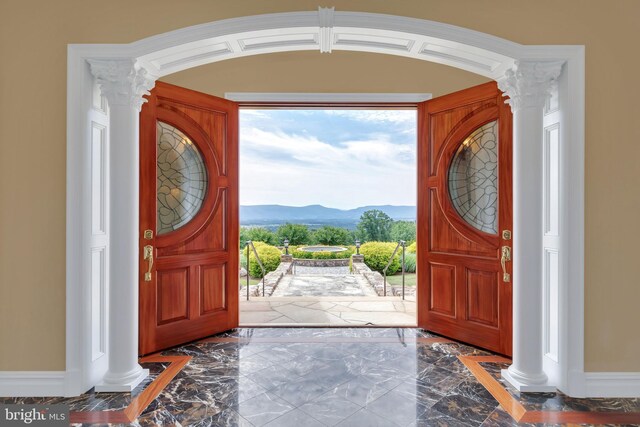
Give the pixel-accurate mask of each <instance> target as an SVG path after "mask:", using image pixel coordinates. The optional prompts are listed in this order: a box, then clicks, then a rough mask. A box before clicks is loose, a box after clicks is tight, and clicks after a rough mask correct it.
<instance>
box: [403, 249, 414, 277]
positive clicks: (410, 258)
mask: <svg viewBox="0 0 640 427" xmlns="http://www.w3.org/2000/svg"><path fill="white" fill-rule="evenodd" d="M404 271H405V272H407V273H415V272H416V254H412V253H405V254H404Z"/></svg>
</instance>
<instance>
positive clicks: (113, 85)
mask: <svg viewBox="0 0 640 427" xmlns="http://www.w3.org/2000/svg"><path fill="white" fill-rule="evenodd" d="M89 64H90V65H91V72H92V73H93V75H94V76H95V78H96V81H97V83H98V84H99V85H100V89H101V91H102V94H103V95H104V96H105V97H106V98H107V101H108V103H109V128H110V135H111V137H110V141H109V153H110V168H111V173H110V204H111V206H110V230H111V236H110V240H111V241H110V267H109V272H110V284H109V291H108V292H109V349H108V354H109V369H108V371H107V373H106V374H105V376H104V379H103V382H102V383H101V384H98V385H97V386H96V391H100V392H130V391H132V390H133V389H134V388H135V387H136V386H137V385H138V384H140V382H141V381H142V380H144V379H145V378H146V377H147V376H148V375H149V371H148V370H146V369H142V367H141V366H140V365H139V364H138V251H139V248H138V246H139V244H138V234H139V230H138V228H139V227H138V223H139V206H138V204H139V203H138V197H139V184H138V180H139V144H138V129H139V113H140V108H141V107H142V104H143V103H144V102H145V100H144V99H143V98H142V96H143V95H145V94H147V93H148V91H149V90H150V89H151V88H152V87H153V85H154V79H153V78H150V77H149V76H148V73H147V71H146V70H145V69H144V68H141V67H140V66H138V65H137V64H136V61H135V60H134V59H130V58H125V59H104V60H102V59H100V60H89Z"/></svg>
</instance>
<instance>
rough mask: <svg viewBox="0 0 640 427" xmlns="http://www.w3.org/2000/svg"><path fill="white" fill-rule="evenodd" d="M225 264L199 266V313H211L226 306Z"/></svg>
mask: <svg viewBox="0 0 640 427" xmlns="http://www.w3.org/2000/svg"><path fill="white" fill-rule="evenodd" d="M226 281H227V265H226V264H222V265H204V266H201V267H200V314H201V315H205V314H211V313H215V312H217V311H220V310H224V309H226V307H227V295H226V288H225V286H226Z"/></svg>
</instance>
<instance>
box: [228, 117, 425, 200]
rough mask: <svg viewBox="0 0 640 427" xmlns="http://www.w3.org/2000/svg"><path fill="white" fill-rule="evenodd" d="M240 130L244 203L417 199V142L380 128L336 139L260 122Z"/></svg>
mask: <svg viewBox="0 0 640 427" xmlns="http://www.w3.org/2000/svg"><path fill="white" fill-rule="evenodd" d="M344 111H347V110H344ZM413 120H414V121H415V114H414V115H413ZM240 135H241V138H240V140H241V154H240V162H241V169H240V198H241V203H242V204H273V203H277V204H286V205H296V206H301V205H308V204H324V205H325V206H330V207H337V208H354V207H357V206H362V205H368V204H407V205H412V204H415V197H416V165H415V144H396V143H393V142H391V141H390V139H391V137H390V135H388V134H377V135H373V136H371V135H369V138H368V139H365V140H354V141H347V142H343V143H341V144H339V145H332V144H329V143H328V142H324V141H322V140H320V139H319V138H317V137H315V136H310V135H308V134H305V135H293V134H287V133H285V132H283V131H276V132H269V131H264V130H261V129H257V128H254V127H243V128H242V129H241V134H240ZM292 159H293V160H292Z"/></svg>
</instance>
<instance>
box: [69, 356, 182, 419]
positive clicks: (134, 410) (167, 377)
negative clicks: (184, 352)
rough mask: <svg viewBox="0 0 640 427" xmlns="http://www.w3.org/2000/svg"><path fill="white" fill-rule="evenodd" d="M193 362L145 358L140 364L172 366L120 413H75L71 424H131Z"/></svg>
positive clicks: (179, 357)
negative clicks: (167, 364)
mask: <svg viewBox="0 0 640 427" xmlns="http://www.w3.org/2000/svg"><path fill="white" fill-rule="evenodd" d="M189 360H191V356H163V355H161V354H154V355H151V356H147V357H143V358H141V359H140V363H164V362H170V365H169V366H167V368H166V369H165V370H164V371H162V372H161V373H160V374H159V375H158V376H157V377H156V379H155V380H153V382H151V383H150V384H149V385H148V386H147V387H146V388H145V389H144V390H143V391H142V393H140V394H139V395H137V396H136V397H135V398H134V399H133V400H132V401H131V403H130V404H129V406H127V407H126V408H125V409H122V410H119V411H73V412H71V413H70V414H69V417H70V422H71V423H72V424H75V423H131V422H133V421H135V420H136V419H137V418H138V417H139V416H140V414H141V413H142V412H143V411H144V410H145V409H146V408H147V406H149V404H150V403H151V402H153V400H154V399H155V398H156V397H158V395H159V394H160V393H161V392H162V390H164V388H165V387H166V386H167V384H169V383H170V382H171V380H172V379H173V378H174V377H175V376H176V375H177V374H178V373H179V372H180V371H181V370H182V368H184V366H185V365H186V364H187V362H189Z"/></svg>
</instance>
